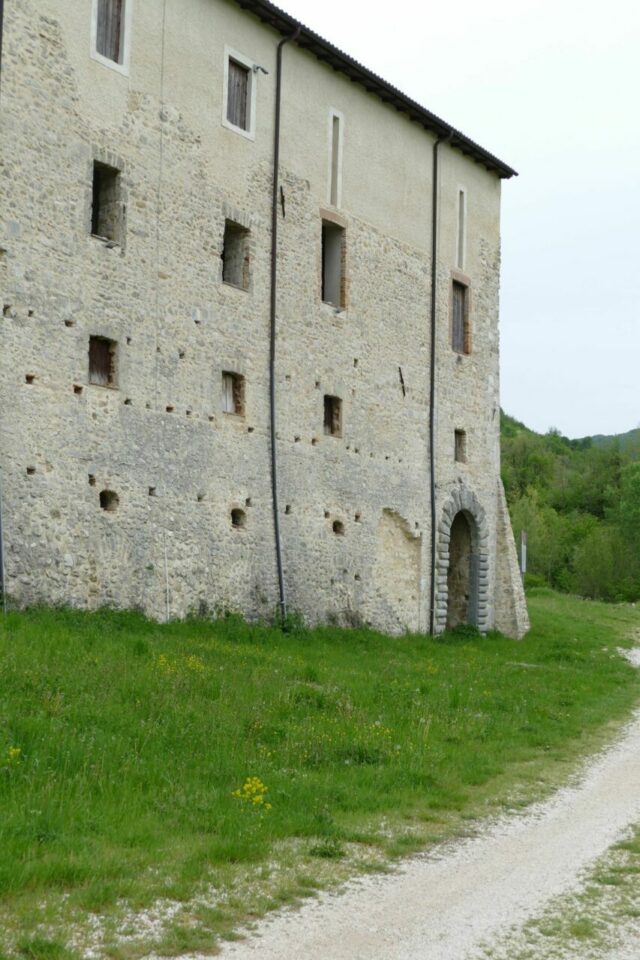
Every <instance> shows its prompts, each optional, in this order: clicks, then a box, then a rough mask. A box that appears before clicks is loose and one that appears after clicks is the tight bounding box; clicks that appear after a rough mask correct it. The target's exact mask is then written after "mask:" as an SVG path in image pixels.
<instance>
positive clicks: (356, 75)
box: [235, 0, 518, 179]
mask: <svg viewBox="0 0 640 960" xmlns="http://www.w3.org/2000/svg"><path fill="white" fill-rule="evenodd" d="M235 2H236V3H237V4H238V5H239V6H240V7H242V8H243V9H244V10H248V11H250V12H251V13H253V14H255V16H256V17H258V18H259V19H260V20H261V21H262V22H263V23H266V24H268V26H270V27H273V29H274V30H276V31H277V32H278V33H279V34H281V35H282V36H283V37H291V36H293V34H295V33H297V36H296V38H295V42H296V43H297V45H298V46H299V47H302V49H303V50H308V51H309V52H310V53H312V54H313V55H314V56H315V57H317V58H318V60H322V61H324V62H325V63H328V64H329V66H331V67H333V69H334V70H338V71H340V73H343V74H344V75H345V76H346V77H348V78H349V80H351V81H353V83H359V84H360V86H362V87H364V88H365V90H367V91H368V92H369V93H373V94H374V95H375V96H377V97H379V99H380V100H382V101H383V102H384V103H388V104H389V105H390V106H392V107H394V108H395V109H396V110H398V111H399V112H400V113H404V114H405V115H406V116H407V117H408V118H409V119H410V120H413V121H414V122H415V123H419V124H420V125H421V126H422V127H424V128H425V130H429V131H430V132H431V133H435V134H436V136H438V137H442V138H444V139H446V140H447V141H448V142H449V144H450V145H451V146H452V147H455V148H456V149H457V150H460V152H461V153H463V154H465V156H468V157H471V158H472V159H473V160H476V161H477V162H478V163H481V164H482V165H483V166H484V167H486V168H487V170H489V171H491V172H492V173H496V174H497V175H498V176H499V177H501V178H503V179H508V178H509V177H514V176H517V175H518V174H517V173H516V171H515V170H514V169H513V168H512V167H510V166H508V165H507V164H506V163H503V161H502V160H499V159H498V158H497V157H494V155H493V154H492V153H489V151H488V150H485V149H484V148H483V147H481V146H479V144H477V143H474V141H473V140H470V139H469V137H466V136H465V135H464V133H461V132H460V131H459V130H456V129H455V128H454V127H452V126H450V125H449V124H448V123H446V122H445V121H444V120H441V119H440V117H437V116H436V115H435V114H434V113H431V111H430V110H427V109H425V107H422V106H420V104H419V103H416V101H415V100H412V99H411V98H410V97H407V96H406V95H405V94H404V93H402V92H401V91H400V90H398V89H397V88H396V87H394V86H392V84H390V83H387V81H386V80H383V79H382V78H381V77H379V76H377V75H376V74H375V73H372V72H371V70H368V69H367V68H366V67H363V66H362V64H361V63H358V61H357V60H354V59H353V57H350V56H349V55H348V54H346V53H343V52H342V50H339V49H338V48H337V47H334V46H333V44H332V43H329V42H328V40H324V39H323V38H322V37H320V36H319V35H318V34H317V33H314V32H313V30H310V29H309V28H308V27H305V26H304V24H302V23H300V21H299V20H296V19H295V18H294V17H292V16H290V15H289V14H288V13H285V12H284V10H281V9H280V8H279V7H276V6H275V4H273V3H269V0H235Z"/></svg>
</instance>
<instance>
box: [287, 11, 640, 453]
mask: <svg viewBox="0 0 640 960" xmlns="http://www.w3.org/2000/svg"><path fill="white" fill-rule="evenodd" d="M279 3H280V5H281V6H282V7H284V8H285V9H286V10H287V11H288V12H289V13H291V14H292V15H293V16H295V17H297V18H298V19H300V20H302V21H303V22H304V23H305V24H306V25H307V26H309V27H311V28H313V29H315V30H316V31H317V32H318V33H320V34H321V35H322V36H324V37H325V38H326V39H328V40H331V41H332V42H333V43H335V44H336V45H337V46H339V47H340V48H341V49H343V50H346V51H347V52H348V53H350V54H351V55H352V56H354V57H356V59H358V60H360V61H361V62H362V63H364V64H365V65H366V66H368V67H370V68H371V69H372V70H374V71H375V72H376V73H378V74H380V75H381V76H382V77H384V78H385V79H386V80H389V81H390V82H391V83H393V84H395V85H396V86H397V87H399V88H400V89H401V90H403V91H404V92H405V93H407V94H409V95H410V96H412V97H413V98H414V99H415V100H418V101H419V102H420V103H421V104H423V105H424V106H425V107H427V108H428V109H429V110H431V111H433V112H434V113H436V114H438V115H439V116H441V117H442V118H443V119H444V120H446V121H447V122H448V123H450V124H452V125H453V126H454V127H457V128H458V129H460V130H462V131H463V132H464V133H466V134H467V135H468V136H470V137H471V138H472V139H474V140H476V141H477V142H478V143H480V144H482V146H483V147H486V148H487V149H488V150H490V151H491V152H492V153H494V154H496V155H497V156H498V157H500V159H501V160H504V161H505V162H506V163H508V164H510V165H511V166H512V167H515V169H516V170H518V172H519V174H520V176H519V177H517V178H514V179H512V180H508V181H505V182H504V184H503V206H502V257H503V268H502V297H501V330H502V406H503V408H504V409H505V410H506V411H507V412H508V413H510V414H512V415H513V416H515V417H517V418H518V419H519V420H523V421H524V422H525V423H526V424H527V425H528V426H530V427H533V428H534V429H536V430H540V431H546V430H547V429H548V428H549V427H550V426H555V427H558V428H559V429H560V430H561V431H562V432H563V433H564V434H566V435H567V436H570V437H580V436H585V435H587V434H594V433H620V432H623V431H626V430H630V429H631V428H633V427H637V426H640V402H639V396H640V388H639V379H640V378H639V364H640V279H639V278H640V265H639V263H638V255H639V253H640V243H639V238H640V3H636V2H631V0H609V2H603V0H598V2H597V3H595V2H593V0H583V2H579V3H578V2H574V0H484V2H482V3H478V0H458V2H457V3H456V4H455V5H454V4H446V3H441V4H436V3H431V4H428V5H427V4H424V3H417V2H411V0H387V2H381V0H369V2H358V0H322V2H319V0H279Z"/></svg>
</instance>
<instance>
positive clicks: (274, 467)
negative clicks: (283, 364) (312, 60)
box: [0, 0, 301, 625]
mask: <svg viewBox="0 0 640 960" xmlns="http://www.w3.org/2000/svg"><path fill="white" fill-rule="evenodd" d="M0 2H1V0H0ZM300 29H301V28H300V27H298V29H297V30H296V31H295V33H293V34H292V35H291V36H290V37H283V39H282V40H281V41H280V43H279V44H278V51H277V57H276V115H275V128H274V142H273V192H272V196H271V302H270V318H269V429H270V434H271V501H272V504H273V532H274V537H275V546H276V567H277V571H278V594H279V608H280V621H281V623H282V624H283V625H284V623H285V622H286V617H287V596H286V592H285V584H284V570H283V563H282V538H281V534H280V511H279V506H278V455H277V450H276V326H277V317H276V306H277V292H278V187H279V182H280V115H281V99H282V48H283V47H284V45H285V44H286V43H289V42H290V41H291V40H295V39H296V38H297V37H298V35H299V34H300Z"/></svg>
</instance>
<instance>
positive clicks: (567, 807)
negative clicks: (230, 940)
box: [222, 711, 640, 960]
mask: <svg viewBox="0 0 640 960" xmlns="http://www.w3.org/2000/svg"><path fill="white" fill-rule="evenodd" d="M638 821H640V711H638V712H637V713H636V714H635V715H634V718H633V720H632V721H631V723H629V725H628V726H627V727H626V728H625V730H624V732H623V734H622V736H621V737H620V738H619V740H618V741H617V742H616V743H615V744H614V745H613V746H612V747H610V748H609V749H608V750H607V751H606V752H605V753H603V754H601V755H600V756H599V757H597V758H595V759H594V760H593V761H592V762H591V763H589V764H588V765H587V766H586V767H585V770H584V772H583V775H582V777H581V778H580V779H579V781H578V782H576V783H575V784H574V785H572V786H569V787H566V788H564V789H562V790H560V791H559V792H558V793H556V794H554V796H553V797H551V798H550V799H549V800H547V801H545V802H544V803H540V804H538V805H536V806H534V807H530V808H529V809H528V810H527V811H526V813H525V814H522V815H514V816H509V817H505V818H504V819H502V820H500V821H498V822H494V823H492V824H491V825H490V826H488V827H487V829H486V830H485V831H483V832H482V833H481V835H479V836H477V837H475V838H473V839H471V840H463V841H457V842H455V843H450V844H446V845H444V846H443V847H440V848H438V849H437V850H436V851H434V852H431V853H430V854H426V855H424V856H420V857H416V858H413V859H411V860H409V861H407V862H406V864H405V865H404V866H403V868H402V869H401V870H400V871H399V873H397V874H394V875H391V876H384V877H367V878H364V879H362V880H357V881H353V882H352V883H351V884H349V886H348V888H347V890H346V891H345V892H344V893H343V894H341V895H323V896H321V897H319V898H318V899H317V900H314V901H310V902H308V903H306V904H305V905H304V906H303V907H302V908H301V909H299V910H297V911H295V912H288V913H281V914H278V915H276V916H274V917H273V918H272V919H270V920H268V921H265V922H264V923H263V924H262V925H261V927H260V929H259V931H258V933H257V934H256V935H253V936H252V937H251V938H249V939H248V940H246V941H243V942H239V943H234V944H230V945H228V946H227V947H225V949H224V950H223V953H222V956H223V958H225V960H252V958H255V957H259V958H260V960H306V958H309V960H310V958H314V960H409V958H411V960H415V958H419V960H472V958H474V957H478V956H486V953H484V951H480V946H481V945H482V944H483V943H484V944H485V945H486V944H487V943H489V944H490V943H491V941H492V939H493V938H497V937H499V936H500V935H501V934H503V933H504V932H505V931H506V930H507V929H508V928H509V927H510V926H511V925H512V924H514V923H515V924H519V923H522V922H524V921H526V920H527V919H528V918H529V917H532V916H535V915H537V914H539V913H540V911H541V910H543V909H544V907H545V905H547V904H548V903H549V902H550V901H552V900H553V898H555V897H557V896H559V895H560V894H562V893H564V892H566V891H568V890H570V889H572V888H573V887H574V886H575V885H576V883H577V879H578V874H579V873H580V871H581V870H583V869H584V868H586V867H588V866H589V864H591V863H592V862H593V861H594V860H595V859H596V858H597V857H599V856H601V855H602V854H603V853H604V852H605V851H606V850H607V849H608V848H609V847H610V846H611V844H612V843H615V842H616V840H618V839H619V838H620V837H621V835H622V834H623V833H624V831H625V828H627V827H628V826H629V825H630V824H633V823H636V822H638ZM638 949H639V951H640V948H638ZM633 956H634V957H635V954H634V955H633ZM638 956H640V952H639V953H638Z"/></svg>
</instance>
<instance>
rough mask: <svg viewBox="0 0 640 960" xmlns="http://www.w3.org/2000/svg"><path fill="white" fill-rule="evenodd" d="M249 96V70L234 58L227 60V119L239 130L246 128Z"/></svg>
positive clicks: (247, 126)
mask: <svg viewBox="0 0 640 960" xmlns="http://www.w3.org/2000/svg"><path fill="white" fill-rule="evenodd" d="M248 97H249V70H248V68H247V67H243V66H242V64H240V63H236V61H235V60H229V76H228V80H227V120H228V121H229V123H232V124H233V125H234V126H235V127H240V129H241V130H248V129H249V125H248V123H247V102H248Z"/></svg>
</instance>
